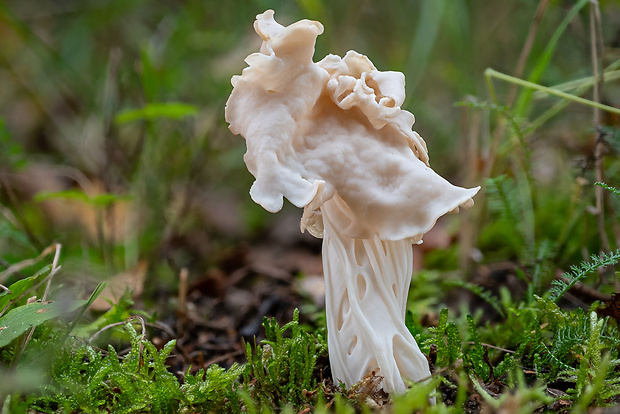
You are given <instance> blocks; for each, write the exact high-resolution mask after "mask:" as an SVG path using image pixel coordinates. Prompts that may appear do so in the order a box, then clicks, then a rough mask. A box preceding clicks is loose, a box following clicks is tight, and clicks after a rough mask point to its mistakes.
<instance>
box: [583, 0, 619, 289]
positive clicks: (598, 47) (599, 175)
mask: <svg viewBox="0 0 620 414" xmlns="http://www.w3.org/2000/svg"><path fill="white" fill-rule="evenodd" d="M600 27H601V13H600V9H599V5H598V0H590V50H591V53H592V76H593V77H594V79H595V80H597V81H595V82H594V84H593V86H594V87H593V89H592V100H593V101H594V102H597V103H600V102H601V96H602V94H603V86H604V84H605V79H604V76H605V72H604V71H601V70H599V68H602V67H603V63H602V59H603V57H602V51H603V49H602V35H600ZM592 112H593V123H594V130H595V131H596V142H595V143H594V168H595V176H596V181H598V182H602V181H603V175H604V174H605V171H604V166H603V147H604V139H603V131H602V130H601V111H600V108H597V107H593V111H592ZM594 191H595V199H596V210H597V214H596V222H597V226H598V233H599V236H600V238H601V246H602V249H603V252H605V253H607V252H609V251H611V245H610V244H609V237H608V236H607V229H606V227H605V193H604V191H603V188H602V187H600V186H596V188H595V190H594ZM604 272H605V270H604V269H600V270H599V272H598V274H599V284H600V283H601V282H602V278H603V274H604ZM612 273H613V272H612ZM613 279H614V284H615V288H616V291H617V290H618V289H619V285H618V279H617V278H616V277H613Z"/></svg>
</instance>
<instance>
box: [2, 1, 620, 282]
mask: <svg viewBox="0 0 620 414" xmlns="http://www.w3.org/2000/svg"><path fill="white" fill-rule="evenodd" d="M539 3H540V2H538V1H534V0H510V1H508V0H505V1H492V2H491V1H481V0H418V1H383V2H379V1H370V0H367V1H357V2H336V1H322V0H297V1H291V0H289V1H269V0H260V1H258V0H257V1H227V2H214V1H206V0H200V1H197V0H185V1H147V0H90V1H87V0H81V1H77V0H74V1H70V0H65V1H30V0H4V1H3V2H2V3H0V190H1V191H0V202H1V203H2V213H3V214H2V215H1V216H0V225H1V226H2V228H0V230H1V231H2V233H1V236H2V237H0V257H1V258H2V260H3V261H5V262H6V263H14V262H16V261H17V260H20V259H24V258H26V257H32V256H35V255H36V254H38V253H39V252H40V251H41V250H42V249H43V248H44V247H45V246H48V245H50V244H51V243H52V242H53V241H58V242H61V243H63V245H64V247H63V252H64V259H63V260H64V266H65V269H66V272H68V274H69V275H71V274H78V273H79V274H84V273H88V274H92V275H94V277H95V278H97V277H106V276H110V275H113V274H119V273H122V272H124V271H130V272H143V273H144V272H145V270H144V269H148V272H147V273H148V276H147V277H148V280H153V281H156V283H154V284H151V285H150V287H151V288H153V286H158V285H162V286H173V285H174V284H175V283H176V282H175V281H176V275H178V273H179V271H180V269H181V268H184V267H188V268H190V269H191V270H192V271H193V272H194V273H196V272H197V273H200V272H203V271H205V269H207V268H209V267H212V266H216V265H217V263H218V262H219V261H221V260H222V257H225V255H226V253H225V252H226V251H227V249H230V248H233V247H234V246H236V245H238V244H239V243H241V241H246V242H248V243H260V242H261V240H263V241H264V240H265V238H266V236H265V234H266V233H265V232H264V231H265V230H266V229H269V228H271V226H272V222H273V220H275V218H274V216H272V215H270V214H269V213H266V212H264V211H263V210H262V209H261V208H260V207H259V206H256V205H254V204H253V203H252V202H251V200H250V199H249V196H248V195H247V192H248V189H249V187H250V185H251V182H252V177H251V176H250V174H249V173H248V172H247V170H246V168H245V165H244V164H243V160H242V155H243V153H244V152H245V146H244V142H243V139H242V138H241V137H235V136H233V135H232V134H231V133H230V132H229V131H228V129H227V125H226V123H225V121H224V106H225V102H226V99H227V97H228V95H229V93H230V91H231V89H232V87H231V85H230V78H231V76H233V75H235V74H239V73H240V72H241V70H242V69H243V68H244V67H245V64H244V62H243V59H244V58H245V56H247V55H248V54H249V53H252V52H255V51H257V50H258V47H259V45H260V40H259V38H258V36H257V35H256V34H255V33H254V31H253V28H252V23H253V21H254V17H255V15H256V14H258V13H262V12H263V11H265V10H266V9H269V8H271V9H274V10H275V11H276V19H277V20H278V21H279V22H280V23H282V24H285V25H286V24H290V23H292V22H294V21H296V20H299V19H301V18H309V19H315V20H319V21H321V22H322V23H323V25H324V26H325V33H324V34H323V35H321V36H320V37H319V39H318V43H317V48H316V54H315V60H320V59H321V58H322V57H323V56H325V55H326V54H328V53H334V54H338V55H341V56H342V55H344V54H345V53H346V51H348V50H350V49H354V50H356V51H358V52H360V53H363V54H366V55H367V56H368V57H369V58H370V59H371V60H372V61H373V62H374V64H375V65H376V66H377V68H378V69H379V70H396V71H402V72H404V73H405V75H406V79H407V87H406V88H407V100H406V103H405V105H404V107H405V109H407V110H409V111H411V112H412V113H414V114H415V116H416V120H417V121H416V124H415V126H414V128H415V129H416V130H417V131H418V132H419V133H420V134H421V135H422V136H423V137H424V138H425V139H426V141H427V143H428V147H429V153H430V159H431V165H432V166H433V167H434V169H435V170H437V171H438V172H439V173H440V174H442V175H444V176H446V177H448V178H449V179H450V180H451V181H452V182H454V183H455V184H458V185H480V184H483V182H484V179H485V178H487V177H488V176H496V175H499V174H507V176H508V177H509V178H511V177H512V178H514V177H516V178H518V177H519V173H518V171H516V170H518V169H520V168H524V169H525V170H527V169H528V168H529V167H527V168H526V167H519V166H518V165H519V162H518V161H515V157H518V156H517V155H515V153H517V152H518V151H515V147H514V146H513V144H511V143H510V142H512V141H511V140H510V139H508V138H507V142H508V143H507V144H502V145H501V147H500V151H499V153H498V155H497V159H494V160H493V163H494V167H493V168H487V167H488V165H489V164H488V159H487V158H488V156H489V155H488V154H489V148H490V146H491V142H492V137H491V135H492V131H493V129H494V128H495V127H496V125H497V124H498V122H499V121H498V117H497V113H496V112H494V111H492V110H488V108H487V109H484V108H483V109H482V110H481V111H477V110H476V109H470V108H467V107H465V108H464V107H462V106H456V105H455V103H457V102H460V101H464V100H468V99H469V100H470V101H471V100H472V99H474V98H472V97H476V98H475V99H476V102H483V101H486V100H488V93H487V90H486V85H485V81H484V76H483V73H484V70H485V69H486V68H487V67H492V68H494V69H496V70H498V71H500V72H504V73H507V74H513V73H514V72H515V68H516V67H517V64H518V60H519V56H520V54H521V50H522V48H523V45H524V44H525V42H526V39H527V36H528V33H529V31H530V30H531V27H532V22H533V21H534V16H535V13H536V10H537V8H538V7H539ZM577 3H578V2H576V1H560V0H553V1H550V2H547V5H546V8H545V13H544V15H543V16H542V19H541V20H540V25H539V26H538V32H537V34H536V37H535V39H534V43H533V46H532V50H531V52H530V54H529V55H528V59H527V61H526V64H525V69H524V72H523V77H525V78H527V77H528V74H530V73H531V72H532V70H533V69H534V68H535V67H536V66H537V65H539V64H540V62H541V60H542V59H545V57H544V56H545V51H546V50H548V48H549V47H550V44H551V45H552V46H553V53H552V54H551V55H550V60H549V62H548V64H546V66H545V67H544V71H543V72H542V76H541V77H540V79H539V82H540V83H541V84H543V85H555V84H561V83H563V82H567V81H570V80H575V79H580V78H583V77H586V76H590V75H591V74H592V66H591V61H590V53H591V51H590V26H589V14H588V8H587V7H582V8H581V10H580V11H578V14H577V15H576V16H575V18H573V19H571V20H570V21H569V22H568V26H567V28H566V30H564V31H562V33H561V37H560V38H559V41H558V42H556V43H553V44H552V43H551V42H552V40H551V39H552V38H553V35H554V33H555V32H556V30H557V29H558V27H559V26H560V24H561V22H562V21H563V20H564V19H565V18H566V16H567V14H568V13H569V11H570V10H571V8H573V7H575V5H576V4H577ZM600 5H601V10H602V16H603V25H602V28H603V38H604V42H605V51H604V59H605V62H606V64H610V63H612V62H613V61H616V60H617V59H618V58H619V57H620V49H619V46H620V3H619V2H617V1H614V0H607V1H601V2H600ZM495 84H496V88H497V91H498V97H499V104H504V103H505V102H506V99H507V97H508V94H509V87H510V85H508V84H506V83H502V82H497V81H496V82H495ZM588 93H589V92H588ZM603 100H604V101H605V102H606V103H608V104H609V105H614V106H620V98H619V95H618V87H617V86H614V84H613V83H610V84H609V85H607V86H606V90H605V93H604V96H603ZM554 102H556V100H553V99H549V98H547V99H538V100H536V101H535V102H533V103H532V104H531V105H530V106H529V107H528V110H527V111H526V112H524V113H522V114H521V115H523V116H526V117H530V119H531V118H535V116H536V115H538V114H540V113H542V112H543V111H544V110H545V109H546V108H548V107H550V106H551V105H552V104H553V103H554ZM517 121H518V122H522V121H523V122H526V121H527V120H524V119H517ZM604 122H605V123H606V124H607V125H609V127H610V128H611V129H612V130H613V128H617V126H618V121H617V119H615V118H610V117H607V118H605V119H604ZM508 135H509V134H508ZM612 135H613V134H612ZM613 137H616V135H613ZM525 138H526V140H527V142H526V144H525V145H526V148H527V151H528V156H529V157H531V159H530V161H531V171H527V173H528V174H526V176H528V177H532V178H530V179H531V180H532V181H531V182H528V184H529V186H530V187H535V188H538V187H540V188H552V189H554V191H553V192H551V193H542V190H541V194H542V195H541V196H540V197H533V198H534V199H537V200H536V201H535V203H540V205H542V206H547V207H545V208H543V209H541V210H538V204H537V205H536V206H534V205H533V204H532V206H531V208H530V210H528V211H529V213H528V211H525V212H524V213H523V214H524V216H528V215H536V220H538V224H539V226H538V227H537V230H536V231H535V232H536V235H537V236H538V234H539V233H543V234H542V236H541V237H540V238H537V240H538V239H552V240H554V241H557V240H559V242H558V243H559V244H560V246H559V247H558V248H559V249H560V253H558V254H557V255H556V258H559V259H563V260H566V261H570V260H572V259H574V257H575V256H577V257H581V256H582V254H583V252H582V251H581V250H580V249H581V242H582V241H585V242H588V241H591V246H592V251H595V250H596V249H597V248H598V247H599V242H598V241H597V240H598V236H597V234H596V231H589V232H588V230H587V229H588V228H593V227H594V226H595V224H592V223H594V222H595V219H592V218H588V217H585V213H584V212H585V211H586V207H587V206H589V205H591V204H592V203H593V194H594V190H592V189H591V188H590V187H588V188H587V189H586V190H584V191H585V192H580V193H579V195H578V200H577V201H579V202H580V203H581V204H579V203H578V204H571V200H572V198H571V197H573V196H574V194H575V191H577V190H575V189H576V188H577V187H576V186H575V184H574V183H575V179H576V178H577V177H582V178H584V179H585V180H587V182H589V183H590V184H591V183H592V182H593V169H592V166H591V165H588V159H589V157H591V155H592V147H593V142H594V127H593V124H592V110H591V108H588V107H583V106H577V105H570V106H568V107H567V108H566V109H565V110H564V111H563V112H561V113H559V114H558V115H557V116H555V117H553V118H551V119H550V120H549V121H547V122H545V123H544V124H543V126H542V127H541V128H539V129H537V130H536V131H535V132H534V133H532V134H529V135H528V136H526V137H525ZM614 139H616V138H614ZM472 142H475V145H474V144H472ZM610 142H612V144H613V142H614V141H613V139H611V138H610ZM610 148H611V149H610V151H609V154H610V155H609V156H608V158H607V160H608V164H609V167H608V169H607V172H608V178H609V181H610V184H612V185H613V184H614V180H615V179H617V177H618V175H619V171H618V167H617V165H616V164H617V162H615V161H616V158H615V154H616V153H615V152H614V151H615V150H614V149H613V145H611V146H610ZM472 151H473V153H472ZM467 154H469V158H468V155H467ZM516 165H517V166H516ZM530 172H531V174H530ZM517 182H519V180H518V179H517ZM579 188H581V187H579ZM530 192H531V191H530ZM545 194H546V195H545ZM550 195H551V196H550ZM573 201H574V200H573ZM571 206H572V207H571ZM289 207H290V206H289ZM492 207H493V206H492V205H490V207H489V208H486V207H485V203H484V200H481V203H480V211H479V212H478V213H475V219H476V220H478V221H477V222H476V223H477V224H478V225H477V226H476V231H474V232H473V233H472V234H471V235H469V236H467V237H469V238H470V241H471V240H473V241H472V242H471V244H472V245H473V246H474V247H475V246H479V247H480V250H481V251H482V254H483V256H482V257H483V260H496V259H511V258H514V257H515V256H517V257H518V258H520V259H523V257H521V256H520V255H519V253H515V251H514V248H515V247H514V246H515V245H516V244H523V243H524V240H523V239H519V238H518V237H517V236H514V234H513V233H514V232H513V231H512V229H511V228H510V227H507V226H504V227H502V228H501V229H497V224H496V221H497V220H499V217H500V215H499V213H497V214H496V213H494V211H493V208H492ZM534 207H536V213H533V212H532V209H534ZM528 208H529V207H528ZM558 209H560V210H558ZM571 209H572V210H571ZM285 210H287V211H290V210H291V209H290V208H287V209H285ZM284 214H286V213H284ZM291 214H293V215H296V217H298V216H299V215H300V214H301V213H300V212H299V211H294V210H293V211H292V213H291ZM519 214H520V213H519ZM567 217H568V218H567ZM567 220H568V221H570V220H573V221H575V223H576V222H579V224H578V225H577V224H575V223H573V222H571V223H572V224H571V227H570V228H569V229H568V230H566V229H564V230H562V229H563V228H564V227H563V226H564V224H563V223H564V222H566V221H567ZM494 226H495V227H494ZM545 226H547V227H545ZM483 229H487V231H486V232H485V231H483ZM573 229H579V230H574V231H573ZM293 230H296V228H295V227H294V226H293ZM478 230H481V231H480V232H478ZM566 231H568V232H569V234H568V235H566V234H564V235H563V233H562V232H566ZM575 232H576V233H575ZM453 233H454V232H452V234H453ZM479 233H480V234H479ZM569 236H570V237H573V236H576V237H577V238H579V240H580V241H579V242H576V243H575V244H574V246H573V247H566V246H567V242H566V240H567V239H568V238H569ZM515 237H516V238H515ZM528 240H529V239H528ZM307 242H308V243H312V242H311V241H307ZM561 243H564V245H562V244H561ZM314 246H315V247H316V246H317V244H315V245H314ZM556 247H557V246H556ZM485 249H487V250H488V251H489V253H487V251H486V250H485ZM511 249H512V250H511ZM532 254H533V255H535V253H532ZM436 262H437V263H440V262H441V260H437V261H436ZM450 263H454V264H455V265H456V263H457V262H456V260H455V261H453V262H450ZM140 269H142V270H140Z"/></svg>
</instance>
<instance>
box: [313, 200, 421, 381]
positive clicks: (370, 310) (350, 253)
mask: <svg viewBox="0 0 620 414" xmlns="http://www.w3.org/2000/svg"><path fill="white" fill-rule="evenodd" d="M321 212H322V216H323V225H324V234H323V271H324V275H325V284H326V291H325V299H326V308H327V329H328V348H329V358H330V363H331V369H332V375H333V377H334V381H335V382H336V383H339V382H344V383H345V385H346V386H347V387H350V386H351V385H353V384H354V383H356V382H358V381H360V380H361V379H363V378H364V377H365V376H367V375H369V374H371V373H372V372H373V371H375V373H376V374H377V375H379V376H381V377H383V380H382V383H381V385H382V387H383V389H384V390H385V391H386V392H397V393H402V392H404V391H405V390H406V389H407V385H406V383H405V381H404V379H407V380H411V381H418V380H421V379H423V378H425V377H428V376H429V375H430V371H429V367H428V361H427V359H426V357H425V356H424V354H422V352H421V351H420V349H419V347H418V345H417V344H416V342H415V339H413V336H412V335H411V333H410V332H409V331H408V330H407V328H406V327H405V309H406V302H407V291H408V289H409V283H410V281H411V274H412V271H413V254H412V249H411V240H408V239H407V240H398V241H384V240H380V239H378V238H377V237H374V238H371V239H356V238H350V237H346V236H343V235H342V234H341V231H338V229H340V228H341V227H342V225H341V224H339V223H342V222H343V221H346V213H345V212H344V211H342V210H341V209H340V208H339V205H338V203H337V202H335V201H333V200H330V201H328V202H326V203H325V204H324V205H323V206H322V207H321Z"/></svg>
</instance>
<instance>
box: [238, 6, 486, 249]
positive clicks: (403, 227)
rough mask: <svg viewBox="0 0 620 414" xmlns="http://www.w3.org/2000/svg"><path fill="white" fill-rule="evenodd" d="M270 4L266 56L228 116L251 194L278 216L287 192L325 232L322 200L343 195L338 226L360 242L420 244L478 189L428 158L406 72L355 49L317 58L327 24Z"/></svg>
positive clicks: (262, 26)
mask: <svg viewBox="0 0 620 414" xmlns="http://www.w3.org/2000/svg"><path fill="white" fill-rule="evenodd" d="M273 14H274V12H273V11H271V10H268V11H266V12H265V13H263V14H261V15H258V16H257V20H256V23H255V25H254V27H255V29H256V31H257V33H258V34H259V35H260V36H261V38H262V39H263V44H262V46H261V49H260V53H254V54H252V55H250V56H248V58H247V59H246V62H247V63H248V65H249V67H248V68H246V69H244V71H243V73H242V75H240V76H235V77H233V79H232V84H233V86H234V89H233V92H232V94H231V96H230V98H229V100H228V102H227V106H226V120H227V121H228V122H229V123H230V129H231V131H232V132H233V133H235V134H241V135H243V136H244V137H245V139H246V143H247V153H246V154H245V157H244V159H245V162H246V164H247V166H248V169H249V171H250V172H251V173H252V174H253V175H254V177H255V178H256V181H255V182H254V184H253V186H252V188H251V190H250V195H251V196H252V199H253V200H254V201H255V202H257V203H259V204H260V205H262V206H263V207H264V208H265V209H267V210H268V211H271V212H276V211H278V210H280V209H281V208H282V203H283V197H286V198H287V199H288V200H290V201H291V203H293V204H294V205H296V206H298V207H304V216H303V218H302V223H301V227H302V230H303V229H308V230H309V232H310V233H312V234H313V235H315V236H317V237H321V236H322V232H323V223H322V220H321V206H322V205H323V203H324V202H326V201H327V200H330V199H332V198H334V197H336V199H335V200H334V201H335V202H337V203H339V209H338V210H339V211H340V212H342V214H340V215H339V217H336V218H334V219H335V220H334V223H335V226H336V228H337V230H338V231H339V232H341V233H342V234H343V235H345V236H348V237H352V238H369V237H372V236H374V235H376V236H378V237H379V238H380V239H382V240H402V239H411V241H412V242H418V241H420V239H421V237H422V235H423V234H424V233H426V232H427V231H428V230H430V229H431V228H432V227H433V225H434V224H435V222H436V220H437V219H438V218H439V217H440V216H442V215H444V214H446V213H448V212H450V211H453V210H455V209H458V207H459V206H465V207H468V206H470V205H472V204H473V201H472V197H473V196H474V195H475V194H476V193H477V192H478V190H479V187H477V188H472V189H465V188H461V187H456V186H453V185H452V184H450V183H449V182H448V181H446V180H445V179H444V178H442V177H441V176H439V175H438V174H437V173H435V172H434V171H433V170H432V169H431V168H430V167H429V164H428V155H427V150H426V144H425V142H424V140H423V139H422V138H421V137H420V136H419V135H418V134H417V133H416V132H414V131H412V129H411V128H412V126H413V123H414V121H415V118H414V116H413V114H411V113H410V112H408V111H405V110H403V109H401V107H400V106H401V105H402V103H403V101H404V98H405V78H404V75H403V74H402V73H399V72H381V71H378V70H377V69H376V68H375V67H374V65H373V64H372V62H371V61H370V60H369V59H368V58H367V57H366V56H363V55H361V54H359V53H357V52H354V51H350V52H348V53H347V54H346V56H345V57H344V58H340V57H339V56H335V55H329V56H327V57H325V58H324V59H323V60H322V61H320V62H318V63H314V62H313V61H312V55H313V54H314V44H315V41H316V37H317V36H318V35H319V34H321V33H322V31H323V27H322V25H321V24H320V23H318V22H313V21H308V20H302V21H299V22H296V23H293V24H291V25H290V26H288V27H284V26H282V25H280V24H278V23H277V22H276V21H275V20H274V19H273Z"/></svg>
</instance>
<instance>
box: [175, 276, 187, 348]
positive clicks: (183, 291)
mask: <svg viewBox="0 0 620 414" xmlns="http://www.w3.org/2000/svg"><path fill="white" fill-rule="evenodd" d="M187 279H188V271H187V268H183V269H181V272H180V273H179V294H178V300H177V317H178V320H177V332H178V334H179V336H183V330H184V329H183V327H184V325H185V321H186V320H187Z"/></svg>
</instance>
